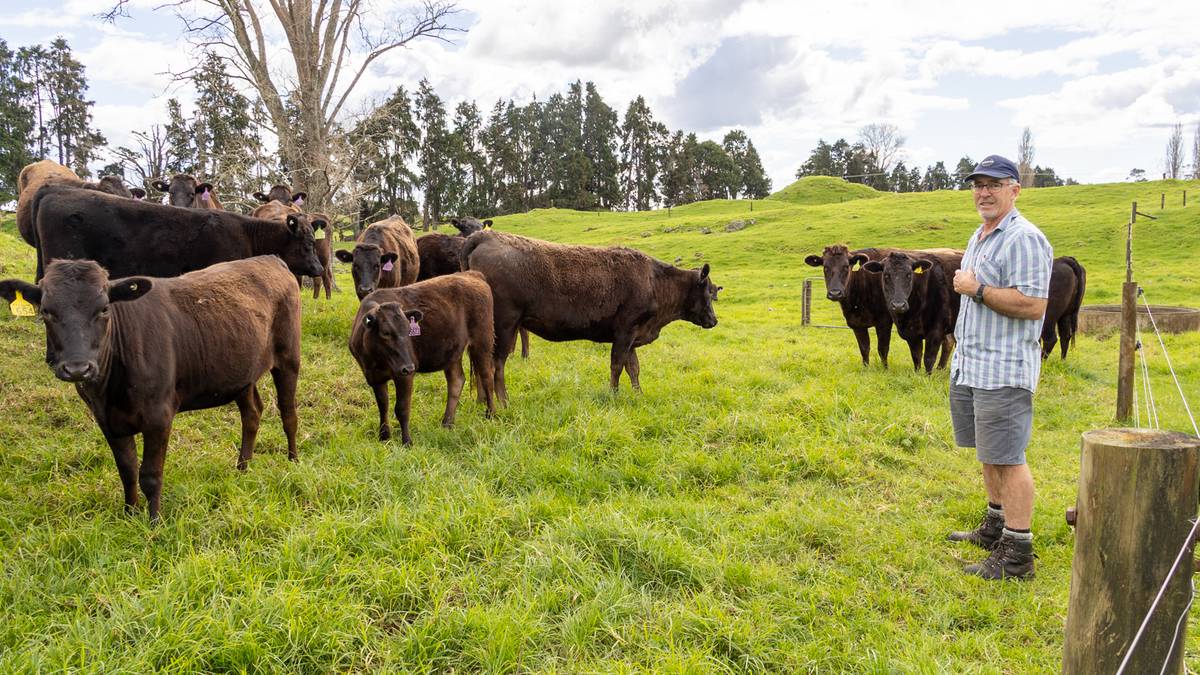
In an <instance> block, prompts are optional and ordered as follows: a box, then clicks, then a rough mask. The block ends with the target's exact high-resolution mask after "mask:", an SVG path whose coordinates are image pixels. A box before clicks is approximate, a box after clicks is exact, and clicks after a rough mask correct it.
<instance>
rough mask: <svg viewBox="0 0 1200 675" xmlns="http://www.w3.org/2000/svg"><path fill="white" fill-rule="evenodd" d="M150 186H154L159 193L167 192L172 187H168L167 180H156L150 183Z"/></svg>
mask: <svg viewBox="0 0 1200 675" xmlns="http://www.w3.org/2000/svg"><path fill="white" fill-rule="evenodd" d="M150 185H152V186H153V187H154V189H155V190H158V191H159V192H166V191H167V189H168V188H170V187H171V186H170V185H167V181H165V180H156V181H154V182H152V183H150Z"/></svg>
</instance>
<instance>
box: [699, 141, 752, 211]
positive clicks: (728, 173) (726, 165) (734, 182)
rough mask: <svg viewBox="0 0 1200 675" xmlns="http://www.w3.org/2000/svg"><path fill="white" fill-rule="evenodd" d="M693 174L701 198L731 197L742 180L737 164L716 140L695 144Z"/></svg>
mask: <svg viewBox="0 0 1200 675" xmlns="http://www.w3.org/2000/svg"><path fill="white" fill-rule="evenodd" d="M695 176H696V184H697V187H698V191H699V194H698V198H699V199H701V200H704V199H733V198H734V196H735V195H736V194H737V191H738V188H739V187H740V186H741V182H742V177H741V171H739V170H738V166H737V164H736V163H735V162H734V161H733V158H732V157H730V156H729V153H727V152H725V148H722V147H721V146H720V145H717V143H716V141H704V142H702V143H700V144H699V145H697V146H696V173H695Z"/></svg>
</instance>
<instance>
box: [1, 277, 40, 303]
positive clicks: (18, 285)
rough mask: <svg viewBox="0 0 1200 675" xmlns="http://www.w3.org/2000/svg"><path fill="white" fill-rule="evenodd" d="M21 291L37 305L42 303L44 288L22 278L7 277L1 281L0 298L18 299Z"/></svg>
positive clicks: (22, 294)
mask: <svg viewBox="0 0 1200 675" xmlns="http://www.w3.org/2000/svg"><path fill="white" fill-rule="evenodd" d="M18 292H20V293H21V297H23V298H25V299H26V300H28V301H29V302H30V303H32V304H35V305H40V304H42V289H41V288H39V287H38V286H35V285H33V284H31V283H29V282H28V281H22V280H20V279H5V280H4V281H0V298H4V299H5V300H7V301H8V302H12V301H13V300H16V299H17V293H18Z"/></svg>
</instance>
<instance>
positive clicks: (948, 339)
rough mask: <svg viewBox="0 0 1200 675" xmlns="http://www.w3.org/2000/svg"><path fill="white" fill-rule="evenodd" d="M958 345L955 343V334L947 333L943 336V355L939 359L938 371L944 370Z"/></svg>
mask: <svg viewBox="0 0 1200 675" xmlns="http://www.w3.org/2000/svg"><path fill="white" fill-rule="evenodd" d="M957 344H958V343H957V342H955V341H954V334H953V333H946V334H945V335H943V336H942V355H941V356H940V357H938V365H937V367H938V370H942V369H943V368H945V367H946V364H947V363H949V362H950V354H951V353H952V352H953V351H954V347H955V346H956V345H957Z"/></svg>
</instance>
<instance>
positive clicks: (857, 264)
mask: <svg viewBox="0 0 1200 675" xmlns="http://www.w3.org/2000/svg"><path fill="white" fill-rule="evenodd" d="M861 269H862V263H854V267H851V268H850V271H851V272H857V271H859V270H861Z"/></svg>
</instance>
